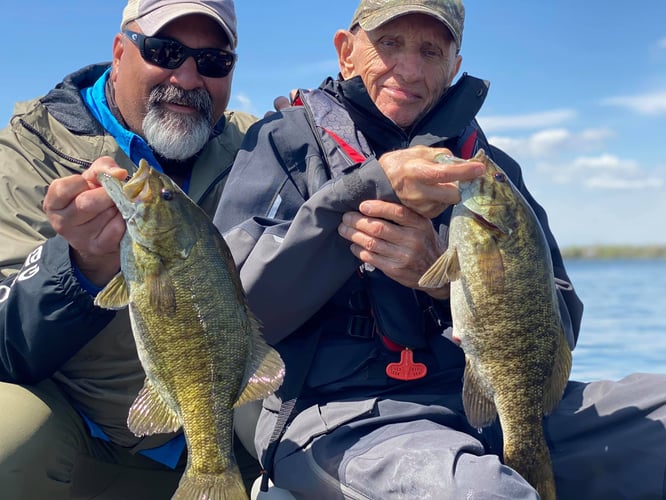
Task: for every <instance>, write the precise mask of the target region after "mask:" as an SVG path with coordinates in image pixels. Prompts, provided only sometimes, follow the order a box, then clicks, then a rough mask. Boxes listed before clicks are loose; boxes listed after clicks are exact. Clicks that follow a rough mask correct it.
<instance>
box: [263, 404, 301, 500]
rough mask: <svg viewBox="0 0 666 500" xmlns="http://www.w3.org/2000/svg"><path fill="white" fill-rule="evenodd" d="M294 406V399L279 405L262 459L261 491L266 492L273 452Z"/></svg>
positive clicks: (271, 467)
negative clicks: (275, 420)
mask: <svg viewBox="0 0 666 500" xmlns="http://www.w3.org/2000/svg"><path fill="white" fill-rule="evenodd" d="M295 406H296V398H292V399H290V400H289V401H284V402H283V403H282V404H281V405H280V413H278V418H277V422H275V427H273V433H272V434H271V438H270V440H269V441H268V447H267V448H266V453H265V454H264V457H263V462H264V464H265V468H264V469H263V470H262V471H261V491H268V480H269V479H270V475H271V470H272V469H273V459H274V458H275V452H276V451H277V447H278V444H279V443H280V438H282V434H284V431H285V430H286V428H287V422H289V417H291V414H292V413H293V411H294V407H295Z"/></svg>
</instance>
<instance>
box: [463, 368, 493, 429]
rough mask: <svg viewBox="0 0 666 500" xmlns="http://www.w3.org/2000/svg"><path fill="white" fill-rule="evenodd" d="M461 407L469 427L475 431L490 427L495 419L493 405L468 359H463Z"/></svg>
mask: <svg viewBox="0 0 666 500" xmlns="http://www.w3.org/2000/svg"><path fill="white" fill-rule="evenodd" d="M463 406H464V407H465V414H466V415H467V420H468V421H469V423H470V425H471V426H472V427H474V428H477V429H479V428H481V427H485V426H487V425H490V424H491V423H493V421H494V420H495V417H497V409H496V407H495V403H494V401H493V400H492V399H491V397H490V396H489V395H488V394H487V392H486V391H485V390H484V389H483V384H482V383H481V381H480V379H479V378H478V375H477V371H476V370H475V369H474V367H473V365H472V362H471V361H470V359H469V358H466V359H465V378H464V382H463Z"/></svg>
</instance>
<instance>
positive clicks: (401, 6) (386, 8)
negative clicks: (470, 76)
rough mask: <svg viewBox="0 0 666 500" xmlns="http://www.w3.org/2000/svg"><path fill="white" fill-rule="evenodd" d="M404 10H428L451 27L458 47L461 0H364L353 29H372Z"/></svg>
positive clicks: (461, 10) (404, 12) (459, 42)
mask: <svg viewBox="0 0 666 500" xmlns="http://www.w3.org/2000/svg"><path fill="white" fill-rule="evenodd" d="M405 14H427V15H429V16H432V17H434V18H435V19H437V20H438V21H441V22H442V24H444V26H446V27H447V28H448V30H449V31H450V32H451V36H453V40H454V41H455V42H456V45H457V46H458V49H460V46H461V44H462V34H463V25H464V24H465V7H464V6H463V3H462V1H461V0H411V1H409V0H361V3H360V4H359V6H358V8H357V9H356V12H355V13H354V17H353V18H352V22H351V25H350V29H351V28H353V27H354V26H356V25H357V24H358V25H359V26H361V28H363V29H364V30H365V31H372V30H374V29H376V28H379V27H380V26H381V25H383V24H386V23H387V22H389V21H393V20H394V19H396V18H397V17H400V16H404V15H405Z"/></svg>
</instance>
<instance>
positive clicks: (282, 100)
mask: <svg viewBox="0 0 666 500" xmlns="http://www.w3.org/2000/svg"><path fill="white" fill-rule="evenodd" d="M297 93H298V91H297V90H296V89H293V90H292V91H291V92H289V97H285V96H283V95H280V96H277V97H276V98H275V99H273V107H274V108H275V111H266V113H264V118H266V117H268V116H271V115H272V114H274V113H275V112H276V111H281V110H283V109H285V108H288V107H289V106H291V105H292V103H293V102H294V99H295V97H296V94H297Z"/></svg>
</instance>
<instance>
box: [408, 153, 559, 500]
mask: <svg viewBox="0 0 666 500" xmlns="http://www.w3.org/2000/svg"><path fill="white" fill-rule="evenodd" d="M437 161H440V162H442V163H445V162H456V161H464V160H459V159H455V158H451V157H440V158H438V159H437ZM470 161H480V162H482V163H484V164H485V166H486V171H485V173H484V175H483V176H481V177H479V178H477V179H474V180H471V181H467V182H460V183H459V186H460V192H461V201H460V203H458V204H457V205H455V206H454V208H453V212H452V216H451V223H450V227H449V242H448V249H447V251H446V252H444V254H442V256H441V257H440V258H439V259H438V260H437V261H436V262H435V264H433V266H432V267H431V268H430V269H429V270H428V271H426V273H425V274H424V275H423V277H422V278H421V280H420V281H419V285H420V286H424V287H440V286H443V285H444V284H445V283H448V282H450V286H451V297H450V303H451V314H452V319H453V336H454V339H456V340H457V341H459V342H460V346H461V347H462V349H463V351H464V352H465V359H466V367H465V374H464V384H463V404H464V408H465V413H466V415H467V419H468V421H469V422H470V424H471V425H472V426H473V427H476V428H481V427H484V426H487V425H489V424H491V423H492V422H493V421H494V420H495V417H496V416H499V419H500V424H501V427H502V433H503V437H504V463H505V464H506V465H508V466H509V467H511V468H512V469H514V470H516V471H517V472H518V473H520V474H521V475H522V476H523V477H524V478H525V479H526V480H527V481H528V482H529V483H530V484H531V485H532V486H534V487H535V488H536V489H537V491H538V492H539V494H540V495H541V498H543V499H544V500H551V499H553V500H554V499H555V498H556V493H555V482H554V478H553V472H552V465H551V460H550V453H549V450H548V446H547V443H546V440H545V437H544V431H543V416H544V415H546V414H548V413H549V412H550V411H552V410H553V409H554V408H555V407H556V406H557V404H558V403H559V401H560V400H561V398H562V394H563V392H564V389H565V386H566V384H567V381H568V378H569V373H570V370H571V351H570V349H569V346H568V343H567V341H566V337H565V334H564V331H563V329H562V326H561V325H562V323H561V319H560V313H559V305H558V299H557V292H556V287H555V279H554V274H553V265H552V261H551V257H550V251H549V247H548V244H547V241H546V238H545V235H544V233H543V230H542V229H541V225H540V224H539V222H538V220H537V218H536V215H535V214H534V212H533V210H532V208H531V207H530V206H529V204H528V203H527V201H526V200H525V199H524V197H523V196H522V195H521V194H520V192H519V191H518V190H517V189H516V188H515V186H513V184H512V183H511V181H510V180H509V178H508V177H507V176H506V175H505V173H504V172H503V171H502V170H501V169H500V168H499V167H498V166H497V165H496V164H495V163H494V162H493V161H492V160H491V159H490V158H488V157H487V156H486V155H485V153H484V152H483V150H481V151H479V153H478V154H477V155H476V156H475V157H474V158H472V160H470Z"/></svg>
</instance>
